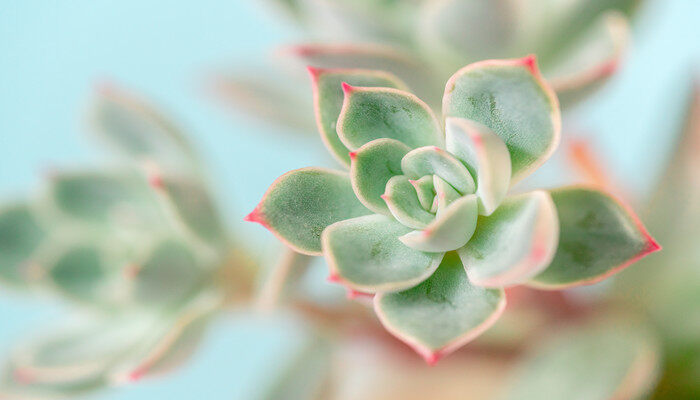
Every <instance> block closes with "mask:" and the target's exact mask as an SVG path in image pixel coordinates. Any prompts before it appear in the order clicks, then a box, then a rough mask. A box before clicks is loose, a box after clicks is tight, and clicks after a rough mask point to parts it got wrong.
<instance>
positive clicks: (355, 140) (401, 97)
mask: <svg viewBox="0 0 700 400" xmlns="http://www.w3.org/2000/svg"><path fill="white" fill-rule="evenodd" d="M343 89H344V91H345V99H344V100H343V108H342V111H341V112H340V116H339V117H338V126H337V130H338V136H339V137H340V140H341V141H342V142H343V144H345V146H347V148H349V149H352V150H355V149H357V148H359V147H360V146H362V145H364V144H365V143H367V142H370V141H372V140H374V139H379V138H390V139H396V140H398V141H400V142H402V143H404V144H406V145H407V146H409V147H411V148H417V147H422V146H430V145H434V146H436V145H442V143H443V142H444V137H443V134H442V130H441V128H440V124H439V123H438V121H437V119H436V118H435V115H434V114H433V112H432V111H431V110H430V107H428V106H427V105H426V104H425V103H424V102H423V101H422V100H420V99H419V98H418V97H416V96H415V95H413V94H411V93H409V92H404V91H401V90H397V89H390V88H366V87H353V86H349V85H344V86H343Z"/></svg>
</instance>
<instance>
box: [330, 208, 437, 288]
mask: <svg viewBox="0 0 700 400" xmlns="http://www.w3.org/2000/svg"><path fill="white" fill-rule="evenodd" d="M409 230H410V229H409V228H406V227H405V226H403V225H402V224H400V223H399V222H396V221H395V220H394V219H392V218H390V217H386V216H383V215H368V216H364V217H358V218H353V219H349V220H346V221H340V222H337V223H335V224H333V225H331V226H329V227H328V228H326V230H325V231H324V232H323V237H322V241H323V253H324V255H325V256H326V261H327V262H328V266H329V268H330V270H331V279H332V280H336V281H340V282H342V283H343V284H344V285H346V286H348V287H349V288H352V289H354V290H357V291H360V292H365V293H375V292H385V291H395V290H403V289H406V288H409V287H412V286H415V285H417V284H418V283H420V282H422V281H424V280H425V279H426V278H428V277H429V276H430V275H431V274H432V273H433V272H434V271H435V269H436V268H437V267H438V265H439V264H440V260H442V256H443V254H442V253H423V252H420V251H417V250H414V249H411V248H409V247H406V246H404V245H403V244H401V242H399V240H398V237H399V236H400V235H403V234H404V233H406V232H408V231H409Z"/></svg>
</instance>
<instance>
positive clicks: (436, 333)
mask: <svg viewBox="0 0 700 400" xmlns="http://www.w3.org/2000/svg"><path fill="white" fill-rule="evenodd" d="M505 304H506V299H505V295H504V293H503V291H502V290H494V289H484V288H480V287H476V286H472V285H471V284H470V283H469V279H467V275H466V274H465V272H464V267H462V263H461V262H460V261H459V258H458V256H457V255H456V254H455V253H447V254H446V255H445V258H444V259H443V261H442V263H441V264H440V267H439V268H438V269H437V270H436V271H435V273H434V274H433V275H432V276H431V277H430V278H428V279H427V280H426V281H424V282H423V283H421V284H420V285H418V286H416V287H414V288H411V289H408V290H405V291H402V292H397V293H381V294H377V295H376V296H375V297H374V309H375V311H376V313H377V316H378V317H379V320H380V321H381V323H382V325H384V327H385V328H386V329H387V330H388V331H389V332H390V333H391V334H393V335H394V336H396V337H397V338H398V339H400V340H402V341H404V342H405V343H406V344H408V345H409V346H411V347H412V348H413V349H414V350H415V351H417V352H418V353H419V354H420V355H421V356H423V357H424V358H425V360H426V361H427V362H428V363H429V364H434V363H436V362H437V361H438V360H439V359H440V358H441V357H443V356H444V355H446V354H449V353H451V352H452V351H454V350H456V349H458V348H459V347H461V346H463V345H464V344H466V343H467V342H469V341H470V340H472V339H474V338H475V337H477V336H478V335H479V334H481V333H482V332H483V331H485V330H486V329H488V328H489V327H491V325H493V323H494V322H496V320H497V319H498V317H499V316H500V315H501V313H502V312H503V309H504V308H505Z"/></svg>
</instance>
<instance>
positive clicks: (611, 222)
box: [530, 187, 661, 289]
mask: <svg viewBox="0 0 700 400" xmlns="http://www.w3.org/2000/svg"><path fill="white" fill-rule="evenodd" d="M551 195H552V199H553V200H554V204H555V206H556V209H557V214H558V217H559V224H560V235H559V246H558V248H557V252H556V254H555V255H554V260H553V261H552V263H551V265H550V266H549V267H548V268H547V269H545V270H544V271H543V272H542V273H540V274H539V275H537V276H535V277H534V278H533V279H532V281H531V282H530V284H531V285H532V286H535V287H538V288H543V289H558V288H563V287H569V286H577V285H586V284H592V283H596V282H598V281H601V280H603V279H605V278H607V277H609V276H611V275H613V274H614V273H616V272H619V271H620V270H622V269H624V268H625V267H627V266H628V265H630V264H632V263H634V262H635V261H637V260H639V259H641V258H642V257H644V256H646V255H648V254H649V253H653V252H655V251H658V250H660V249H661V247H660V246H659V245H658V244H657V243H656V241H655V240H654V239H653V238H652V237H651V236H650V235H649V233H648V232H647V231H646V229H645V228H644V226H643V225H642V223H641V221H639V219H638V218H637V216H636V215H635V214H634V213H633V212H632V211H631V210H629V209H628V208H626V206H624V205H623V204H622V203H620V202H618V201H617V200H615V199H614V198H612V197H611V196H610V195H608V194H606V193H603V192H600V191H598V190H595V189H588V188H583V187H579V188H577V187H570V188H562V189H557V190H553V191H552V192H551Z"/></svg>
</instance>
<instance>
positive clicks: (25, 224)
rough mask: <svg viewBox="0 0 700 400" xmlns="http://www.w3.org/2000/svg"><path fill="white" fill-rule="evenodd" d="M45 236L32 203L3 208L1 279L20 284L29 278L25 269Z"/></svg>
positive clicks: (0, 246) (0, 241) (1, 221)
mask: <svg viewBox="0 0 700 400" xmlns="http://www.w3.org/2000/svg"><path fill="white" fill-rule="evenodd" d="M45 236H46V232H45V230H44V229H43V228H42V227H41V226H40V225H39V221H37V219H36V217H35V216H34V215H33V213H32V210H31V209H30V206H29V205H26V204H14V205H8V206H5V207H3V208H2V209H0V280H1V281H2V282H4V283H9V284H12V285H19V284H21V283H22V282H24V280H25V279H26V277H25V276H24V272H23V268H24V267H25V266H26V264H25V263H26V262H27V261H28V260H29V258H30V257H31V256H32V254H34V252H35V251H36V250H37V248H38V247H39V245H40V244H41V242H42V241H43V240H44V238H45Z"/></svg>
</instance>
